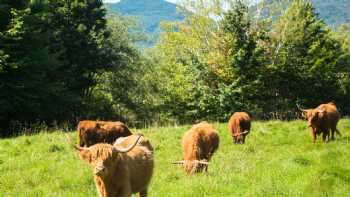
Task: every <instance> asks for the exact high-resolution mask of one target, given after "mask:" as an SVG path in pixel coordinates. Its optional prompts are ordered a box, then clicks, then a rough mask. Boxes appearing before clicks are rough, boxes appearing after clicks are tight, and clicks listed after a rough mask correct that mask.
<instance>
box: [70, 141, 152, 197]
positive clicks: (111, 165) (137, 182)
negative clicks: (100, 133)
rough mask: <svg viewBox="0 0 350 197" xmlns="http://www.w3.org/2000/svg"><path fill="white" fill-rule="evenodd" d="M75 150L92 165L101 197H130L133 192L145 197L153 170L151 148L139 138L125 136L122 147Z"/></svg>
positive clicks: (97, 145) (100, 145)
mask: <svg viewBox="0 0 350 197" xmlns="http://www.w3.org/2000/svg"><path fill="white" fill-rule="evenodd" d="M142 144H144V145H145V146H144V145H142ZM75 147H76V149H77V150H78V151H79V153H80V157H81V158H82V159H83V160H85V161H86V162H88V163H89V164H90V165H91V166H92V168H93V173H94V180H95V185H96V187H97V190H98V193H99V196H100V197H116V196H118V197H119V196H120V197H131V195H132V193H139V194H140V197H147V190H148V185H149V183H150V181H151V178H152V174H153V167H154V161H153V151H152V150H153V148H152V146H151V144H150V142H149V141H148V140H147V139H146V138H144V137H143V136H142V135H131V136H128V137H126V138H125V139H124V142H123V144H118V143H116V144H115V145H113V146H112V145H110V144H105V143H99V144H95V145H93V146H90V147H88V148H86V147H80V146H75ZM149 147H150V148H151V149H149Z"/></svg>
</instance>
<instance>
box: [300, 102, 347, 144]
mask: <svg viewBox="0 0 350 197" xmlns="http://www.w3.org/2000/svg"><path fill="white" fill-rule="evenodd" d="M302 112H303V117H304V118H305V119H306V120H307V122H308V126H309V127H310V128H311V129H310V131H311V138H312V142H314V143H315V142H316V138H317V135H320V134H322V141H323V142H326V141H328V140H329V133H330V131H331V139H332V140H334V133H335V132H337V134H338V135H340V136H341V134H340V132H339V131H338V129H337V123H338V121H339V119H340V113H339V112H338V109H337V107H336V105H335V104H334V103H332V102H331V103H327V104H322V105H320V106H318V107H317V108H315V109H302Z"/></svg>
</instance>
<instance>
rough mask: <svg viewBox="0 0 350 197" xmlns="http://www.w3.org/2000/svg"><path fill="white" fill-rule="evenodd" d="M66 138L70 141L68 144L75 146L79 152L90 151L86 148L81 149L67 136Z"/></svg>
mask: <svg viewBox="0 0 350 197" xmlns="http://www.w3.org/2000/svg"><path fill="white" fill-rule="evenodd" d="M66 138H67V140H68V143H69V144H70V145H72V146H73V148H75V149H77V150H78V151H83V150H90V149H89V148H85V147H80V146H78V145H76V144H74V143H73V142H72V139H71V138H70V137H69V136H68V135H67V134H66Z"/></svg>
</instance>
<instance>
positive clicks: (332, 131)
mask: <svg viewBox="0 0 350 197" xmlns="http://www.w3.org/2000/svg"><path fill="white" fill-rule="evenodd" d="M334 132H335V130H334V128H332V129H331V140H334Z"/></svg>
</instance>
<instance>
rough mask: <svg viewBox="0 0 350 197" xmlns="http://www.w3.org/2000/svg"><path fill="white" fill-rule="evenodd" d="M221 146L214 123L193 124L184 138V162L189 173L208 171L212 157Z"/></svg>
mask: <svg viewBox="0 0 350 197" xmlns="http://www.w3.org/2000/svg"><path fill="white" fill-rule="evenodd" d="M218 147H219V135H218V133H217V131H216V129H215V128H214V126H213V125H212V124H209V123H208V122H201V123H198V124H195V125H193V126H192V128H191V129H190V130H189V131H187V133H185V135H184V136H183V138H182V149H183V159H184V160H182V161H176V162H174V163H176V164H183V166H184V169H185V171H186V172H187V173H188V174H193V173H195V172H202V171H203V169H204V170H205V171H207V168H208V164H209V161H210V158H211V157H212V155H213V154H214V152H215V151H216V150H217V149H218Z"/></svg>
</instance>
